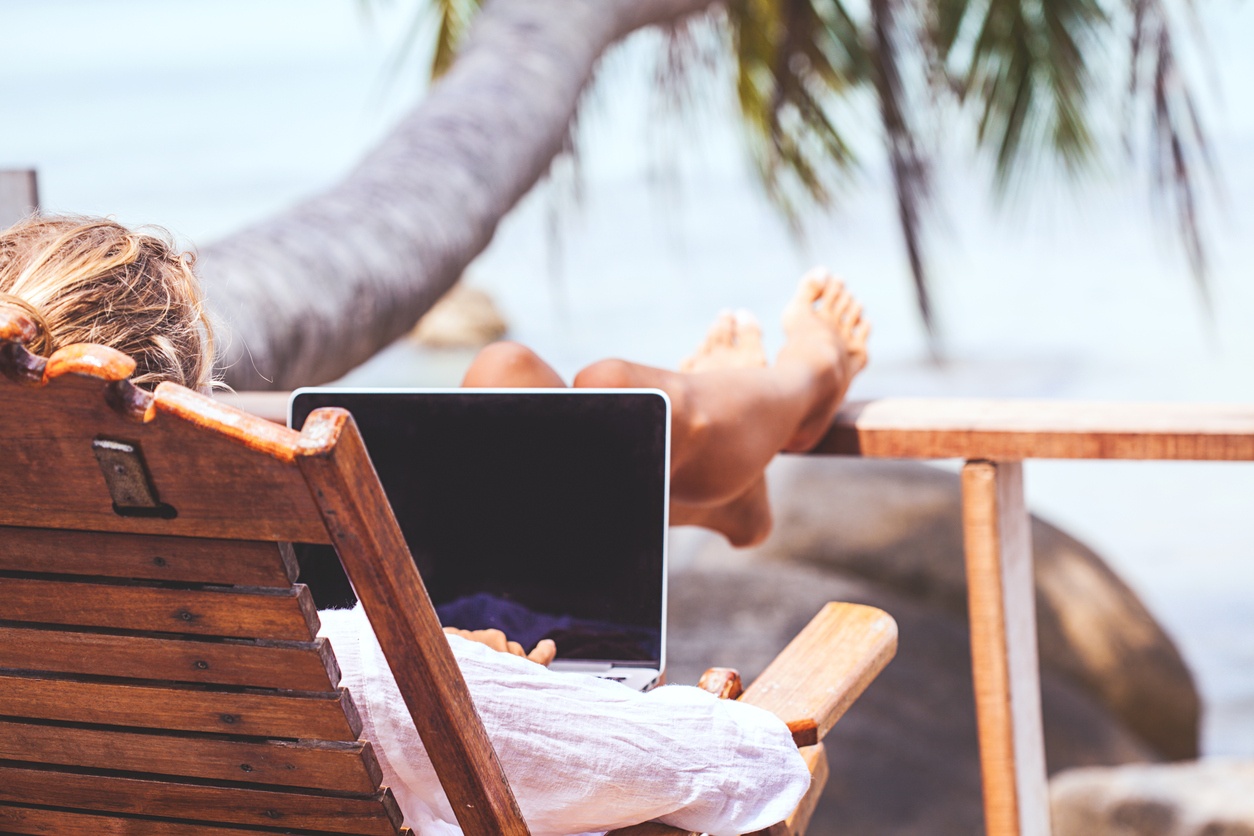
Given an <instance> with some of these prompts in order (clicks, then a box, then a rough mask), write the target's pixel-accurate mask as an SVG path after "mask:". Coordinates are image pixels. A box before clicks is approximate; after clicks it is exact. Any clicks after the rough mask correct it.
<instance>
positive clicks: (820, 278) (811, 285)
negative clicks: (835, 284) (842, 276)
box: [793, 267, 832, 305]
mask: <svg viewBox="0 0 1254 836" xmlns="http://www.w3.org/2000/svg"><path fill="white" fill-rule="evenodd" d="M831 282H832V274H831V273H829V272H828V271H827V269H826V268H824V267H815V268H812V269H811V270H810V271H809V272H807V273H806V274H805V275H804V276H802V277H801V284H799V285H798V286H797V295H796V296H795V297H794V298H793V304H796V305H813V304H814V303H815V302H817V301H818V300H819V299H820V298H821V297H822V296H823V293H824V291H826V290H827V288H828V286H829V285H830V284H831Z"/></svg>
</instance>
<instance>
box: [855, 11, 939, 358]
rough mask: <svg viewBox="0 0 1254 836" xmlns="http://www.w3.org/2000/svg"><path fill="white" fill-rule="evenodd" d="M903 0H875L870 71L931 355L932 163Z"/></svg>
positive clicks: (933, 339)
mask: <svg viewBox="0 0 1254 836" xmlns="http://www.w3.org/2000/svg"><path fill="white" fill-rule="evenodd" d="M902 12H903V9H902V5H901V0H871V27H872V37H873V38H874V43H873V47H872V49H871V50H870V56H871V66H872V76H873V78H874V81H875V90H876V94H877V98H878V100H879V106H880V121H881V123H882V124H883V127H884V138H885V140H886V142H887V144H888V164H889V170H890V171H891V172H892V178H893V189H894V192H895V195H896V199H897V218H898V222H899V223H900V224H901V234H902V238H903V239H904V240H905V244H906V255H907V257H908V258H909V260H910V273H911V276H912V277H913V279H914V292H915V300H916V302H917V304H918V306H919V314H920V316H921V317H922V318H923V325H924V327H925V328H926V329H927V332H928V336H929V338H930V340H929V343H930V347H931V350H932V354H933V356H935V355H936V354H937V347H936V322H935V317H934V315H933V311H932V300H931V294H930V293H929V289H928V288H929V285H928V275H927V261H926V259H925V258H924V256H923V212H924V210H925V209H926V207H927V204H928V201H929V198H930V192H931V186H930V181H929V165H928V161H927V158H926V156H925V154H924V153H923V151H922V148H921V146H920V143H919V141H918V138H917V137H916V136H915V130H914V127H913V124H912V122H911V120H910V119H909V117H908V115H907V114H908V112H909V109H910V108H909V104H908V93H907V90H906V85H905V81H904V79H903V76H902V68H901V54H902V49H901V47H902V40H903V32H902V29H903V26H902V23H901V16H902Z"/></svg>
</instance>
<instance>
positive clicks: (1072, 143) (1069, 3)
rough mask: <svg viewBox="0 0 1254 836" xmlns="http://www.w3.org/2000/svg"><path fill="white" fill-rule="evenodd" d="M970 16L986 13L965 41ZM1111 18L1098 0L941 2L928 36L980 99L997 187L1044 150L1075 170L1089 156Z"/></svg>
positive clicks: (964, 93)
mask: <svg viewBox="0 0 1254 836" xmlns="http://www.w3.org/2000/svg"><path fill="white" fill-rule="evenodd" d="M972 15H977V16H978V15H982V17H980V18H979V19H978V28H976V31H975V34H974V37H972V38H971V39H970V42H969V43H965V42H964V40H963V38H962V37H961V33H962V32H963V31H964V26H965V25H967V24H968V16H972ZM1108 23H1109V20H1108V18H1107V16H1106V14H1105V12H1104V11H1103V10H1102V8H1101V6H1100V5H1099V4H1098V2H1097V0H984V2H983V3H982V4H980V5H978V6H976V5H972V4H970V3H968V2H963V0H941V2H940V3H939V5H938V8H937V13H936V15H935V17H934V22H933V25H932V27H931V35H932V37H933V38H936V39H937V44H936V47H937V51H938V53H939V54H940V55H941V56H942V59H943V60H944V61H946V62H947V63H948V65H949V66H951V67H952V66H953V65H954V64H957V65H958V67H959V68H958V70H957V72H956V75H957V78H958V80H959V84H958V88H957V89H958V93H959V96H960V97H961V98H962V99H974V100H975V101H976V103H977V108H978V111H979V117H978V123H977V127H978V131H977V141H978V142H979V143H980V145H981V146H983V147H986V148H990V149H991V150H992V152H993V155H994V161H995V164H996V167H995V172H996V183H997V186H998V188H999V189H1004V188H1005V187H1006V185H1007V184H1008V183H1009V182H1010V180H1011V178H1012V176H1013V175H1015V174H1016V173H1018V172H1019V171H1021V170H1023V169H1024V168H1025V166H1024V165H1023V163H1025V162H1028V159H1027V158H1028V156H1029V155H1032V154H1039V153H1041V152H1042V151H1044V150H1046V149H1052V151H1053V152H1054V153H1055V155H1056V156H1057V157H1058V159H1060V160H1061V161H1062V162H1063V164H1064V165H1065V166H1066V167H1067V168H1068V169H1070V170H1072V171H1076V170H1078V169H1079V168H1080V167H1081V166H1082V165H1083V164H1084V163H1085V162H1086V161H1087V160H1088V158H1089V157H1090V155H1091V152H1092V150H1093V138H1092V134H1091V132H1090V130H1089V127H1088V119H1087V115H1086V109H1087V103H1088V94H1089V88H1090V86H1091V78H1092V77H1091V71H1090V64H1091V62H1092V60H1093V58H1094V52H1095V50H1096V49H1097V48H1098V46H1099V44H1100V40H1099V38H1098V37H1097V36H1098V35H1099V34H1100V32H1102V31H1104V30H1105V28H1106V26H1107V25H1108Z"/></svg>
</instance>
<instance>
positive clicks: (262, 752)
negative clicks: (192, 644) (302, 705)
mask: <svg viewBox="0 0 1254 836" xmlns="http://www.w3.org/2000/svg"><path fill="white" fill-rule="evenodd" d="M0 760H11V761H24V762H29V763H36V764H49V765H60V766H81V767H87V768H89V769H114V770H124V771H127V772H149V773H157V774H161V775H173V776H177V777H183V778H200V779H205V780H210V781H236V782H243V783H250V784H273V785H279V786H288V787H305V788H311V789H325V790H335V791H338V792H344V793H355V794H357V795H366V796H371V795H374V794H375V792H376V791H377V790H378V788H379V781H380V780H381V779H382V773H381V772H380V770H379V764H378V761H377V760H376V759H375V756H374V751H373V750H372V748H371V746H370V744H369V743H366V742H364V741H353V742H351V743H347V742H345V743H331V742H320V741H300V742H291V741H274V740H267V741H260V742H255V741H241V740H220V739H215V738H209V737H183V736H179V735H171V734H151V733H139V732H127V731H120V730H116V729H104V728H80V727H76V726H64V725H55V726H50V725H42V724H35V723H18V722H12V721H0Z"/></svg>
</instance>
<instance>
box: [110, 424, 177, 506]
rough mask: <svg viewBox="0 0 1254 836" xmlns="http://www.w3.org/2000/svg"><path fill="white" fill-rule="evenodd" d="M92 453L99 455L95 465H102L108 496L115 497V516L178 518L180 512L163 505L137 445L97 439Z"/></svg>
mask: <svg viewBox="0 0 1254 836" xmlns="http://www.w3.org/2000/svg"><path fill="white" fill-rule="evenodd" d="M91 449H92V452H93V453H95V454H96V461H97V462H99V463H100V472H101V473H102V474H104V480H105V485H107V486H108V488H109V495H110V496H111V497H113V512H114V513H115V514H118V515H119V516H123V517H162V518H165V519H171V518H173V517H176V516H178V511H176V510H175V509H174V507H173V506H171V505H167V504H166V503H164V502H162V501H161V500H160V498H159V497H158V496H157V490H156V488H154V487H153V484H152V476H151V475H149V473H148V467H147V466H146V465H145V464H144V457H143V454H142V453H141V452H140V449H139V445H138V444H132V443H130V442H126V441H111V440H109V439H107V438H97V439H93V440H92V442H91Z"/></svg>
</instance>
